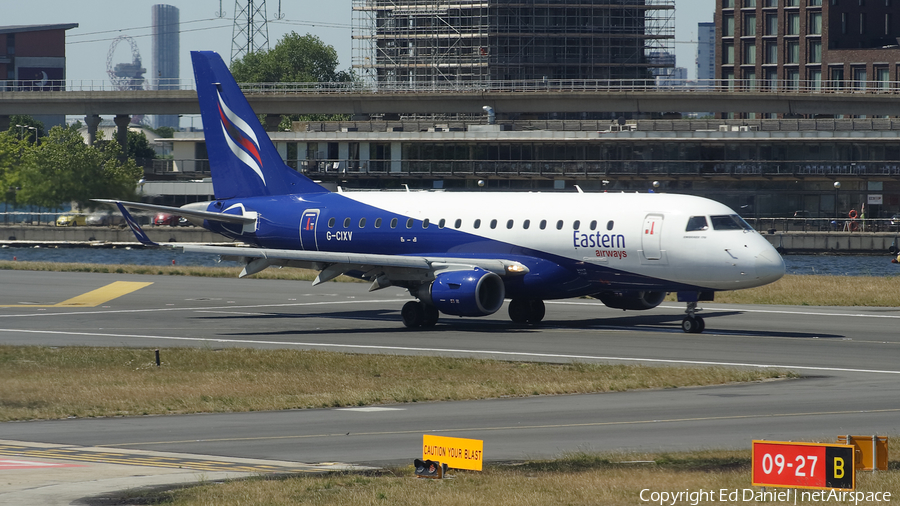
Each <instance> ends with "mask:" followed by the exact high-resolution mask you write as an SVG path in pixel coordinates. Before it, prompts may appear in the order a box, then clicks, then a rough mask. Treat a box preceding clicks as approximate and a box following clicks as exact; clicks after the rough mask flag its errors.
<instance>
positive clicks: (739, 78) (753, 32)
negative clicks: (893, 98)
mask: <svg viewBox="0 0 900 506" xmlns="http://www.w3.org/2000/svg"><path fill="white" fill-rule="evenodd" d="M894 2H896V0H883V1H869V2H865V1H863V0H859V1H837V0H826V1H823V0H717V2H716V25H717V40H719V41H720V42H719V43H718V47H717V49H718V56H717V62H716V77H717V78H718V79H723V80H725V81H726V82H727V83H729V84H728V86H734V87H736V88H739V89H747V90H753V89H756V88H759V87H767V88H771V87H778V88H781V89H784V90H802V89H814V90H820V89H830V90H834V91H835V92H852V91H855V90H861V89H866V88H880V87H885V88H886V87H887V86H889V83H890V82H892V81H897V80H898V76H900V74H898V72H900V66H898V62H900V46H898V42H897V37H900V23H897V19H896V17H897V11H896V9H897V7H896V5H895V4H894ZM745 116H746V115H745Z"/></svg>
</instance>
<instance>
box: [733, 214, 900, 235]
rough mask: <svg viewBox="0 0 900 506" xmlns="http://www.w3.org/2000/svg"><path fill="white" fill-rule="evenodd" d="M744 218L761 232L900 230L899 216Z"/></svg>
mask: <svg viewBox="0 0 900 506" xmlns="http://www.w3.org/2000/svg"><path fill="white" fill-rule="evenodd" d="M744 219H745V220H746V221H747V222H748V223H750V225H752V226H753V228H755V229H756V230H758V231H760V232H763V233H765V232H773V231H774V232H814V233H823V232H824V233H847V232H849V233H857V232H859V233H863V232H900V219H897V218H865V219H862V218H855V219H851V218H849V217H847V216H842V217H838V218H824V217H823V218H785V217H769V218H748V217H746V216H744Z"/></svg>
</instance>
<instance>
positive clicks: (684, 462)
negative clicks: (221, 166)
mask: <svg viewBox="0 0 900 506" xmlns="http://www.w3.org/2000/svg"><path fill="white" fill-rule="evenodd" d="M897 464H898V463H897V462H892V463H891V466H890V469H889V470H888V471H883V472H878V473H868V472H866V473H863V472H861V473H858V474H857V489H856V490H857V491H859V492H863V493H864V494H865V493H866V492H868V491H871V492H875V491H878V492H882V493H884V492H890V493H891V498H892V499H895V498H896V497H898V494H900V466H898V465H897ZM750 470H751V456H750V451H749V450H737V451H712V450H709V451H699V452H693V453H668V454H608V455H590V454H576V455H570V456H565V457H563V458H560V459H558V460H552V461H534V462H525V463H520V464H516V465H487V466H485V470H484V471H483V472H467V471H456V470H451V472H450V474H451V475H453V479H444V480H427V479H416V478H414V477H413V469H412V467H411V466H410V467H404V468H399V469H391V470H389V471H388V472H386V473H380V474H368V475H367V474H329V475H304V476H295V477H287V478H285V477H279V478H267V477H257V478H252V479H248V480H236V481H231V482H225V483H208V484H203V485H200V486H195V487H190V488H186V489H181V490H175V491H168V492H162V493H158V494H154V496H153V497H152V498H149V499H151V500H152V504H161V505H167V506H200V505H207V504H216V505H220V506H231V505H235V506H236V505H242V504H267V505H289V504H290V505H317V506H330V505H341V506H363V505H367V506H368V505H372V504H391V505H398V506H405V505H409V506H412V505H415V506H481V505H483V506H495V505H498V504H515V505H517V506H547V505H557V504H560V505H572V504H578V505H594V504H596V505H620V504H621V505H632V504H681V505H688V504H691V505H696V504H779V505H784V504H794V501H793V495H792V496H791V500H790V501H785V500H783V499H782V500H777V496H775V495H774V494H777V493H779V492H781V493H784V490H785V489H777V488H768V489H766V490H765V491H763V489H761V488H759V487H752V486H751V485H750V482H751V477H750ZM642 490H643V491H645V492H644V494H643V497H644V498H642V492H641V491H642ZM747 490H749V491H750V492H747ZM701 491H705V492H706V493H707V495H706V496H703V497H701V496H700V495H699V493H700V492H701ZM653 492H656V493H661V492H668V493H670V494H678V493H687V494H692V493H693V494H695V495H694V496H691V495H687V496H683V497H681V498H680V499H679V500H674V501H673V500H672V498H671V497H670V498H669V499H668V500H665V501H661V499H660V498H659V497H657V498H656V500H655V501H653V500H651V499H650V498H651V494H652V493H653ZM723 492H724V493H725V496H724V497H723V496H722V495H720V494H722V493H723ZM799 492H800V493H801V494H802V493H803V492H806V493H807V495H806V498H807V500H803V496H801V497H800V500H798V501H797V502H796V504H798V505H813V504H815V505H821V504H823V503H828V504H854V502H853V501H823V500H821V499H820V500H812V497H814V496H812V494H813V493H815V492H817V491H815V490H806V491H803V490H801V491H799ZM732 493H736V494H737V495H735V496H731V497H729V496H730V494H732ZM760 493H763V494H765V493H768V495H756V494H760ZM792 493H793V491H792ZM826 493H827V492H826ZM747 494H750V496H749V497H748V496H747ZM710 496H711V500H709V498H710ZM773 497H775V498H776V500H767V499H769V498H773ZM645 499H646V500H645ZM735 499H736V500H735ZM748 499H749V500H748ZM757 499H762V500H757ZM148 503H149V502H148ZM142 504H143V503H142ZM857 504H869V503H868V502H866V501H865V500H863V501H860V502H857Z"/></svg>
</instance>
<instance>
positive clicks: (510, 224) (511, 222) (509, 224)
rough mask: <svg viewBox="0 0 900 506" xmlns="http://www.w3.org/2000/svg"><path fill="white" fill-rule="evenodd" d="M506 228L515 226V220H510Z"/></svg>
mask: <svg viewBox="0 0 900 506" xmlns="http://www.w3.org/2000/svg"><path fill="white" fill-rule="evenodd" d="M506 228H513V220H509V221H507V222H506Z"/></svg>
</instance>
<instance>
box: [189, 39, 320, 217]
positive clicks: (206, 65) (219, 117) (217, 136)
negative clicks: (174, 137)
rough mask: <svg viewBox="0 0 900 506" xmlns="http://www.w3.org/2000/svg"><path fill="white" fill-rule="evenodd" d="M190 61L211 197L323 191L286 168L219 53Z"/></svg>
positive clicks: (199, 53)
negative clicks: (195, 88)
mask: <svg viewBox="0 0 900 506" xmlns="http://www.w3.org/2000/svg"><path fill="white" fill-rule="evenodd" d="M191 59H192V60H193V63H194V78H195V79H196V81H197V99H198V100H199V101H200V114H201V116H202V118H203V132H204V135H205V137H206V150H207V152H208V153H209V165H210V170H211V172H212V180H213V190H214V191H215V194H216V198H218V199H229V198H238V197H256V196H266V195H287V194H291V193H322V192H327V191H328V190H326V189H325V188H323V187H321V186H319V185H318V184H316V183H314V182H313V181H312V180H310V179H309V178H307V177H305V176H303V175H302V174H300V173H298V172H296V171H295V170H293V169H291V168H290V167H288V166H287V165H285V163H284V161H283V160H282V159H281V156H280V155H279V154H278V151H277V150H276V149H275V145H274V144H272V141H271V139H269V136H268V135H266V132H265V130H263V128H262V126H261V125H260V123H259V120H257V118H256V114H255V113H254V112H253V109H251V108H250V104H249V103H247V99H246V98H245V97H244V94H243V93H242V92H241V89H240V88H239V87H238V85H237V83H236V82H235V80H234V77H232V75H231V72H229V70H228V67H227V66H226V65H225V62H224V61H222V57H220V56H219V55H218V53H214V52H212V51H192V52H191Z"/></svg>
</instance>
